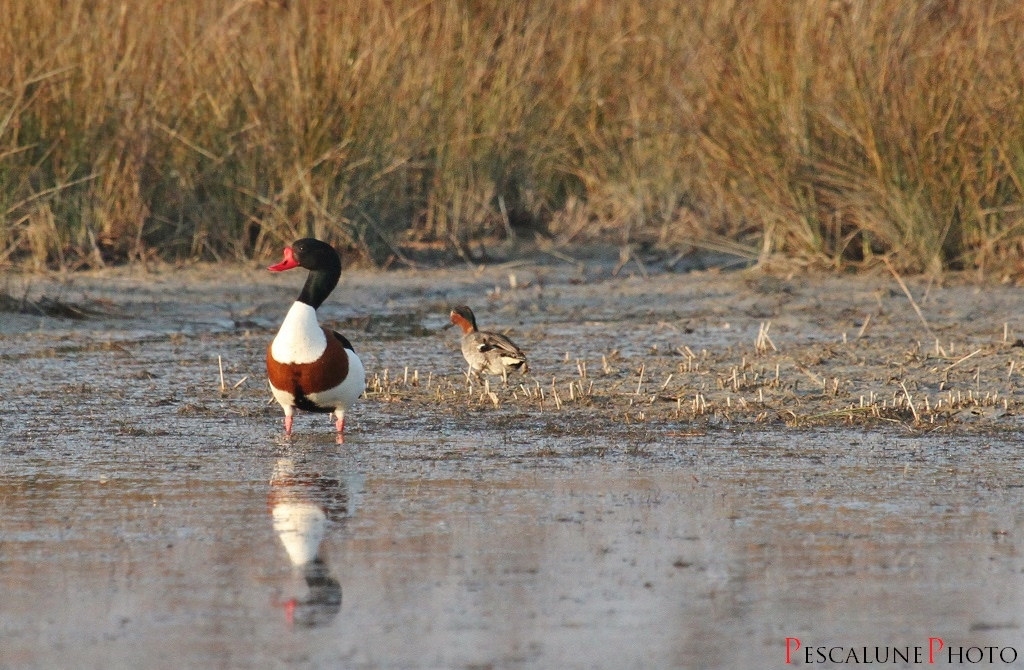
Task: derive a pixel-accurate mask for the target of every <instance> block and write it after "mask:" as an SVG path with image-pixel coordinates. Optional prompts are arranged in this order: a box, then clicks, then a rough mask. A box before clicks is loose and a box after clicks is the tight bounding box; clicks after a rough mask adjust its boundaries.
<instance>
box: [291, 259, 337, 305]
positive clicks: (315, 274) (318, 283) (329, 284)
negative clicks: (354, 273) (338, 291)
mask: <svg viewBox="0 0 1024 670" xmlns="http://www.w3.org/2000/svg"><path fill="white" fill-rule="evenodd" d="M340 276H341V269H340V268H338V269H334V268H332V269H329V270H310V271H309V276H308V277H306V283H305V284H304V285H303V286H302V292H301V293H299V300H298V301H299V302H302V303H305V304H307V305H309V306H310V307H312V308H313V309H316V308H318V307H319V306H320V305H322V304H323V303H324V300H327V296H329V295H330V294H331V291H333V290H334V287H335V286H337V285H338V278H339V277H340Z"/></svg>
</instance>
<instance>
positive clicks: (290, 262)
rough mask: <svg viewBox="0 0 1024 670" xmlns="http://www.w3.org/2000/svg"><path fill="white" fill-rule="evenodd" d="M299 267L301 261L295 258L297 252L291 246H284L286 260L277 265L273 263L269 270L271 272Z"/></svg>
mask: <svg viewBox="0 0 1024 670" xmlns="http://www.w3.org/2000/svg"><path fill="white" fill-rule="evenodd" d="M297 267H299V262H298V261H297V260H295V252H294V251H292V248H291V247H285V248H284V260H283V261H281V262H280V263H278V264H277V265H271V266H270V267H269V268H267V269H268V270H270V271H271V272H284V271H285V270H291V269H292V268H297Z"/></svg>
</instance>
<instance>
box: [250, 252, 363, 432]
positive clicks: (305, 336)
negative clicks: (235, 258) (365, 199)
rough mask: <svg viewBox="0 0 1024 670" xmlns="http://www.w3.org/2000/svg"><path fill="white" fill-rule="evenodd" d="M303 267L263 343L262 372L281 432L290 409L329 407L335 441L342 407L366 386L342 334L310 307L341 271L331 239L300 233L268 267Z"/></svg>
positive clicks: (289, 429) (290, 416) (327, 291)
mask: <svg viewBox="0 0 1024 670" xmlns="http://www.w3.org/2000/svg"><path fill="white" fill-rule="evenodd" d="M297 267H303V268H306V269H307V270H309V276H308V277H306V283H305V285H303V287H302V292H301V293H299V297H298V299H297V300H296V301H295V302H294V303H293V304H292V307H291V309H290V310H288V315H287V316H285V318H284V323H282V324H281V329H280V330H279V331H278V332H277V337H275V338H274V341H273V342H272V343H271V344H270V346H269V347H267V376H268V377H269V378H270V390H271V391H272V392H273V393H274V399H275V400H277V402H278V403H279V404H280V405H281V407H282V408H283V409H284V432H285V433H286V434H288V435H291V432H292V420H293V418H294V415H295V410H296V409H301V410H304V411H306V412H324V413H329V412H333V413H334V416H335V419H336V421H335V426H336V428H337V432H338V442H342V441H343V439H344V434H345V411H346V410H348V408H349V407H351V406H352V403H354V402H355V401H356V398H358V397H359V395H360V394H361V393H362V392H363V391H364V390H365V389H366V373H365V371H364V370H363V363H362V361H360V360H359V357H358V356H356V352H355V350H353V348H352V344H351V343H350V342H349V341H348V340H347V339H345V337H344V336H343V335H341V334H340V333H337V332H335V331H333V330H328V329H326V328H323V327H321V326H320V323H319V322H318V321H317V318H316V309H317V308H318V307H319V306H320V305H321V304H323V302H324V300H326V299H327V296H328V295H330V293H331V291H333V290H334V287H335V286H337V285H338V278H339V277H340V276H341V258H340V257H339V256H338V252H337V251H335V250H334V247H332V246H331V245H329V244H327V243H325V242H321V241H320V240H314V239H312V238H305V239H301V240H298V241H297V242H295V243H294V244H292V246H290V247H285V249H284V260H283V261H281V262H280V263H278V264H276V265H271V266H270V267H269V268H268V269H269V270H270V271H271V272H282V271H284V270H291V269H292V268H297Z"/></svg>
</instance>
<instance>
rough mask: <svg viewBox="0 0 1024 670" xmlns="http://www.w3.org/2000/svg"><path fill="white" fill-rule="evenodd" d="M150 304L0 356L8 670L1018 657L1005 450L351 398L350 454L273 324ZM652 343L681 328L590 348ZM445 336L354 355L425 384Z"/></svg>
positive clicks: (889, 431)
mask: <svg viewBox="0 0 1024 670" xmlns="http://www.w3.org/2000/svg"><path fill="white" fill-rule="evenodd" d="M357 295H358V296H363V297H362V298H360V299H362V300H368V298H366V297H365V295H363V294H362V293H358V292H357ZM409 299H410V300H412V299H413V298H409ZM624 300H626V301H627V302H628V299H627V298H624ZM399 302H400V301H399ZM160 309H162V308H159V307H158V308H156V312H157V316H156V317H153V319H152V321H151V322H146V323H142V324H138V323H136V324H129V323H125V322H123V321H116V320H108V321H106V322H103V323H99V324H97V323H88V324H85V325H84V326H83V325H81V324H62V323H51V322H46V323H41V327H40V328H35V327H32V328H30V329H26V328H22V329H21V330H20V331H19V332H17V333H16V334H14V335H7V336H4V337H2V338H0V340H2V341H0V344H2V345H3V347H4V348H3V351H2V353H3V354H4V355H3V356H0V366H2V368H0V372H2V374H3V377H4V379H5V380H7V381H6V388H7V389H8V391H7V392H5V397H4V399H3V401H2V402H3V415H2V418H0V420H2V422H3V423H2V425H0V428H2V431H0V465H2V468H0V501H2V510H3V514H2V515H0V542H2V544H0V593H2V594H3V598H2V600H0V641H2V642H0V668H5V669H6V668H51V667H76V668H101V667H102V668H134V667H147V668H180V667H196V668H200V667H223V668H275V667H308V668H337V667H354V668H407V667H428V668H451V667H454V668H459V667H465V668H487V667H495V668H506V667H531V668H532V667H537V668H554V667H565V668H596V667H601V668H652V667H658V668H661V667H665V668H667V667H679V668H719V667H720V668H737V667H781V666H783V665H784V664H785V663H784V662H785V651H786V638H787V637H790V638H792V637H795V638H799V639H800V641H801V645H802V647H803V648H815V647H819V646H825V647H844V648H851V647H857V648H861V647H865V646H866V647H868V648H869V649H873V648H874V647H894V646H895V647H908V646H922V647H924V648H925V650H926V651H927V648H928V645H929V638H942V640H943V643H944V644H945V645H946V646H947V648H948V647H954V648H957V647H970V646H977V647H987V646H990V645H997V646H1005V647H1014V646H1016V647H1015V648H1016V649H1020V651H1021V652H1022V654H1024V641H1022V639H1021V629H1020V626H1021V624H1022V622H1024V616H1022V611H1024V604H1022V598H1024V588H1022V587H1024V558H1022V550H1024V541H1022V537H1024V484H1022V479H1021V473H1022V472H1024V468H1022V465H1024V464H1022V459H1021V453H1020V449H1019V445H1018V444H1017V440H1016V439H1014V436H1013V434H1012V433H1010V432H1007V431H993V432H992V433H990V434H986V433H983V432H980V431H974V432H970V433H964V434H961V433H958V432H955V431H950V432H943V431H935V432H930V433H929V432H921V431H911V430H908V429H907V428H905V427H901V426H895V425H894V426H893V427H891V428H873V429H871V430H867V429H865V428H862V427H849V428H842V427H830V428H821V429H795V428H790V427H786V426H782V425H780V424H772V425H767V426H764V425H759V424H742V423H737V422H729V421H722V422H717V423H716V422H712V423H710V424H706V425H701V426H693V425H690V424H689V423H687V422H686V421H675V422H671V421H668V420H666V421H658V422H655V421H651V422H649V423H628V422H625V423H624V422H622V421H620V420H619V419H617V418H616V417H617V416H618V414H617V412H618V411H619V410H618V409H617V408H614V407H613V408H611V409H610V410H608V412H607V413H606V414H605V415H599V414H596V413H595V411H594V410H593V408H589V409H590V410H592V411H591V414H587V415H586V416H587V417H589V418H587V419H586V420H584V421H579V422H574V420H573V419H572V415H573V411H574V410H573V409H572V407H571V406H568V405H567V406H566V408H565V409H563V410H562V411H561V412H554V411H552V410H551V408H550V407H549V406H548V407H547V409H536V408H534V406H533V405H530V404H529V403H522V402H518V403H517V402H514V401H512V400H511V399H509V397H505V399H504V400H503V402H502V404H501V406H500V407H490V406H489V405H488V404H487V403H486V402H484V403H474V402H470V403H465V402H461V401H460V402H461V404H456V403H455V401H451V403H449V402H445V401H441V402H433V403H432V400H431V399H432V397H433V396H431V394H430V393H429V392H426V393H421V395H420V396H418V397H415V398H411V397H409V396H403V395H401V394H396V395H395V396H394V397H390V396H387V395H382V396H380V397H376V396H375V397H371V398H369V399H367V400H366V401H364V402H363V403H361V404H360V405H359V406H358V407H357V408H356V409H355V410H353V412H352V417H351V420H350V424H349V425H350V428H349V432H348V435H347V439H346V442H345V444H344V445H336V444H335V443H334V438H333V435H332V426H331V423H330V422H329V421H328V419H327V418H326V417H323V416H309V415H300V416H299V418H298V419H297V421H296V431H297V434H296V436H295V437H294V438H292V439H291V440H285V439H284V438H283V437H282V436H281V435H280V412H279V410H278V409H277V408H276V407H273V406H269V405H267V404H266V400H267V397H268V395H269V394H268V393H267V392H266V391H264V390H263V389H264V387H263V384H264V383H265V382H264V381H263V379H262V377H261V356H262V347H263V346H265V343H266V341H267V339H268V331H267V330H266V329H264V328H261V327H260V326H259V325H258V324H257V325H254V326H251V327H245V328H239V327H238V326H237V325H231V323H228V324H222V325H218V324H220V321H219V320H218V319H220V317H218V316H217V315H216V314H212V315H211V316H210V317H209V318H207V319H205V320H199V321H188V320H187V319H185V318H183V317H181V314H182V311H181V310H182V308H181V307H180V306H179V307H178V308H177V309H178V311H177V312H175V311H174V310H173V309H171V308H166V310H167V311H165V312H160ZM407 309H408V307H407V306H405V305H403V304H398V305H397V306H396V310H397V311H399V312H401V311H403V310H407ZM213 311H215V310H213ZM175 314H177V315H179V317H180V318H179V317H175V316H174V315H175ZM431 318H433V317H426V318H425V319H424V323H426V324H427V325H428V326H429V327H430V328H436V326H437V325H438V322H439V321H440V320H439V319H434V320H433V321H431V320H430V319H431ZM539 318H540V317H538V319H539ZM268 321H270V322H271V323H272V320H271V319H268ZM182 324H184V325H182ZM140 325H141V326H144V327H142V328H140ZM6 327H7V328H8V332H11V331H12V330H17V329H16V328H13V327H12V326H11V322H10V321H9V322H8V324H7V326H6ZM558 327H564V328H569V327H568V326H556V328H558ZM601 328H602V326H600V325H596V326H594V329H595V330H594V332H596V333H600V332H603V331H601ZM610 328H614V326H612V327H610ZM62 329H63V330H62ZM734 332H735V331H734V330H733V329H730V330H728V331H727V333H726V337H731V336H732V334H733V333H734ZM652 333H653V334H654V335H655V336H657V337H662V338H664V339H665V340H666V341H667V342H668V341H670V340H671V337H672V335H671V333H668V334H666V331H665V329H660V330H659V329H657V328H655V327H654V326H653V325H652V326H651V327H650V328H646V329H639V335H638V336H637V339H629V338H628V337H626V336H624V335H623V333H622V331H615V330H614V329H612V330H608V331H607V332H606V335H607V337H608V338H609V339H614V338H618V339H619V344H620V345H621V346H622V347H623V350H635V351H637V352H643V351H644V350H645V347H646V348H649V347H650V340H649V339H644V338H646V337H647V336H648V335H651V334H652ZM449 335H450V334H445V333H442V334H438V335H436V336H434V338H435V339H430V338H427V339H426V341H427V343H428V344H427V345H423V344H422V341H423V338H421V337H420V336H418V335H417V336H415V337H413V336H410V335H407V334H406V335H402V334H397V335H396V334H393V333H392V334H388V335H387V337H375V338H364V340H365V341H364V343H363V344H362V347H360V344H357V349H359V348H362V350H363V351H364V352H365V356H366V360H367V361H368V363H369V364H368V368H370V369H371V370H372V369H377V370H380V368H382V367H384V366H390V368H391V369H392V370H397V369H401V366H403V365H415V366H423V368H422V369H423V374H424V376H426V374H427V373H426V370H427V368H428V366H434V368H433V369H434V370H440V368H441V367H442V364H441V363H438V360H439V355H438V353H437V352H438V351H440V352H441V354H440V358H443V359H444V363H445V364H447V363H448V359H447V358H444V357H445V356H446V355H447V353H451V352H446V351H445V349H444V347H447V348H448V349H450V350H451V351H454V340H453V339H452V337H453V336H452V337H449ZM445 338H447V339H445ZM371 340H372V341H371ZM449 340H452V341H449ZM590 342H591V346H594V347H600V346H604V345H602V344H593V341H592V340H591V341H590ZM708 342H709V344H708V346H714V345H715V341H712V340H711V339H709V340H708ZM441 343H443V345H442V344H441ZM719 344H721V343H720V342H719ZM598 350H600V349H598ZM532 351H533V352H535V353H536V354H537V357H538V358H540V359H541V360H542V361H543V360H544V357H545V356H546V358H547V361H549V363H548V364H549V365H550V366H553V365H555V362H554V361H557V360H558V355H559V353H560V345H559V344H558V343H553V344H552V343H543V344H541V343H537V344H536V345H535V346H534V347H533V348H532ZM396 352H400V353H396ZM218 357H220V358H221V363H222V364H223V365H224V367H225V377H226V380H227V385H228V387H231V386H234V385H235V384H236V383H238V387H237V388H234V389H232V388H227V389H226V390H225V391H223V392H222V391H221V390H220V389H219V379H218V375H219V371H218ZM594 365H595V367H596V363H595V364H594ZM540 367H543V366H540ZM244 379H247V380H248V381H239V380H244ZM623 402H624V403H625V402H626V401H625V400H623ZM632 403H633V401H632V400H629V401H628V405H627V407H628V406H631V405H632ZM587 409H588V408H586V407H583V408H581V409H580V410H579V411H580V412H584V411H585V410H587ZM652 411H653V410H652ZM799 653H800V652H798V655H797V656H796V658H797V660H802V658H801V657H800V656H799ZM944 659H945V657H943V656H940V660H944Z"/></svg>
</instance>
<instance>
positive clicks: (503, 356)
mask: <svg viewBox="0 0 1024 670" xmlns="http://www.w3.org/2000/svg"><path fill="white" fill-rule="evenodd" d="M451 320H452V323H454V324H455V325H456V326H458V327H459V328H461V329H462V355H463V356H464V357H465V358H466V362H467V363H469V370H470V372H472V373H473V374H474V375H477V376H479V375H480V373H481V372H486V373H489V374H492V375H501V378H502V379H503V380H505V381H506V382H507V381H508V373H509V372H512V371H514V370H519V371H520V372H522V373H523V374H526V373H527V372H528V371H529V367H528V366H527V364H526V354H524V353H523V350H522V349H520V348H519V347H517V346H516V345H515V343H514V342H512V340H510V339H508V338H507V337H505V336H504V335H502V334H500V333H491V332H487V331H483V330H478V329H477V327H476V317H475V316H473V310H471V309H470V308H469V307H466V306H465V305H459V306H458V307H456V308H455V309H453V310H452V313H451Z"/></svg>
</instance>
